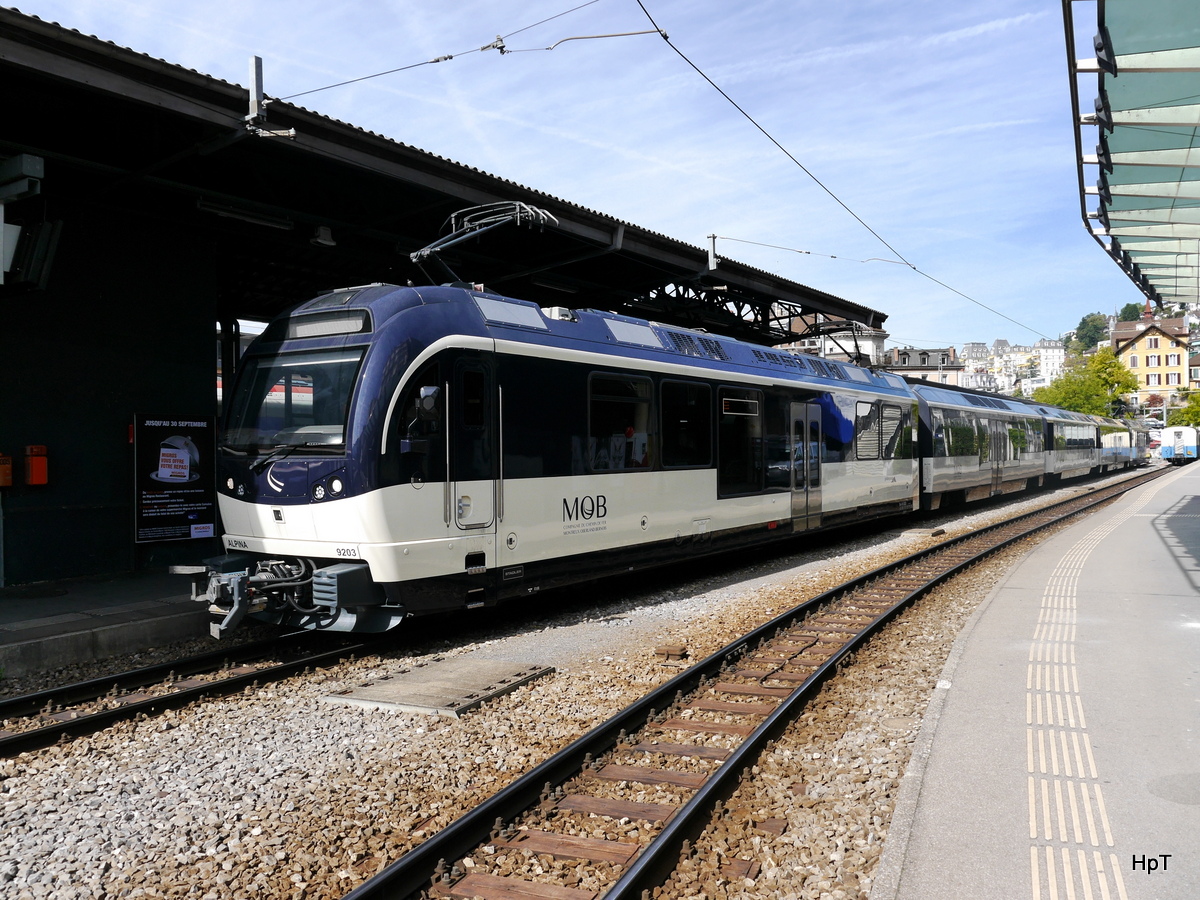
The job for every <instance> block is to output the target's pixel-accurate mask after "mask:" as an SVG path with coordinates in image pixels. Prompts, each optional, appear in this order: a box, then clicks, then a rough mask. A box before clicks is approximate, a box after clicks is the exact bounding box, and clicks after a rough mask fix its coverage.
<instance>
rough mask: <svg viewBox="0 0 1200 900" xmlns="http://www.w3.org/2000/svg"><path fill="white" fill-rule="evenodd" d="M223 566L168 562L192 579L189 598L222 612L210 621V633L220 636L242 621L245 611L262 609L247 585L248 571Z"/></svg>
mask: <svg viewBox="0 0 1200 900" xmlns="http://www.w3.org/2000/svg"><path fill="white" fill-rule="evenodd" d="M225 568H227V567H226V566H217V567H214V566H211V565H204V566H171V570H170V571H171V574H172V575H188V576H190V577H191V579H192V599H193V600H195V601H197V602H202V603H208V611H209V612H210V613H212V614H213V615H216V616H221V621H219V622H211V623H210V624H209V626H208V630H209V633H210V634H211V635H212V636H213V637H214V638H218V639H219V638H220V637H221V636H222V635H223V634H225V633H226V632H227V631H229V630H230V629H232V628H236V627H237V626H238V625H240V624H241V622H242V620H243V619H244V618H245V617H246V615H247V614H248V613H250V612H251V611H254V610H255V609H256V608H259V609H261V608H262V607H263V606H264V605H265V603H264V602H263V601H262V600H261V599H259V600H257V602H256V598H254V597H253V594H252V591H251V590H250V587H249V580H250V572H249V571H248V570H247V569H245V568H243V569H240V570H239V569H235V570H233V571H222V569H225Z"/></svg>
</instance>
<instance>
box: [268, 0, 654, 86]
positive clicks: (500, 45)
mask: <svg viewBox="0 0 1200 900" xmlns="http://www.w3.org/2000/svg"><path fill="white" fill-rule="evenodd" d="M599 2H600V0H587V2H586V3H580V4H579V5H578V6H573V7H571V8H570V9H565V10H563V11H562V12H560V13H555V14H554V15H552V16H547V17H546V18H544V19H542V20H541V21H538V22H534V23H533V24H532V25H526V26H525V27H523V28H518V29H517V30H516V31H510V32H509V33H508V34H498V35H496V39H495V40H494V41H492V42H490V43H487V44H484V45H483V46H482V47H468V48H467V49H466V50H460V51H459V52H457V53H444V54H442V55H441V56H435V57H434V58H433V59H425V60H422V61H421V62H415V63H409V64H408V65H405V66H398V67H396V68H394V69H387V70H386V71H383V72H375V73H373V74H371V75H362V76H360V77H358V78H350V79H347V80H346V81H339V82H336V83H334V84H327V85H325V86H324V87H318V88H312V89H311V90H307V91H300V92H299V93H296V94H288V95H287V96H286V97H279V98H278V99H279V100H294V99H296V98H297V97H306V96H308V95H309V94H316V93H320V92H321V91H328V90H332V89H333V88H339V87H345V86H346V85H348V84H357V83H358V82H360V81H369V80H370V79H372V78H382V77H383V76H384V75H394V74H396V73H397V72H407V71H408V70H409V69H417V68H420V67H421V66H431V65H433V64H434V63H440V62H449V61H450V60H452V59H454V58H455V57H457V56H465V55H466V54H468V53H482V52H484V51H486V50H499V51H500V53H501V54H505V53H516V52H525V51H515V50H509V49H508V48H507V47H506V46H505V44H504V42H505V41H506V40H508V39H509V38H511V37H514V36H516V35H518V34H521V33H522V32H525V31H529V30H530V29H532V28H537V27H538V26H539V25H545V24H546V23H547V22H552V21H554V20H555V19H560V18H562V17H563V16H566V15H570V14H571V13H573V12H578V11H579V10H581V9H583V8H584V7H587V6H592V5H593V4H596V3H599ZM630 34H653V32H651V31H635V32H630ZM626 36H627V35H624V34H594V35H583V36H579V37H570V38H564V39H563V40H561V41H558V42H557V43H555V44H553V45H552V46H550V47H535V48H532V49H535V50H553V49H554V48H555V47H557V46H558V45H559V44H562V43H566V41H581V40H591V39H593V38H606V37H626Z"/></svg>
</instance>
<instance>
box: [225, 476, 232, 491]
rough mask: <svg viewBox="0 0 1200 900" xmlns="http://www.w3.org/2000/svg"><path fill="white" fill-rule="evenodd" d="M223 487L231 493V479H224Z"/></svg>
mask: <svg viewBox="0 0 1200 900" xmlns="http://www.w3.org/2000/svg"><path fill="white" fill-rule="evenodd" d="M225 487H226V488H228V489H229V490H231V491H232V490H233V479H232V478H226V479H225Z"/></svg>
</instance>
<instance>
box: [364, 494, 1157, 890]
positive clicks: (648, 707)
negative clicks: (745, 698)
mask: <svg viewBox="0 0 1200 900" xmlns="http://www.w3.org/2000/svg"><path fill="white" fill-rule="evenodd" d="M1164 474H1166V471H1157V472H1153V473H1150V474H1149V475H1146V476H1142V477H1135V478H1132V479H1130V480H1129V481H1126V482H1123V483H1121V484H1119V485H1114V486H1110V487H1105V488H1099V489H1097V490H1095V491H1093V492H1091V493H1089V494H1087V495H1084V496H1076V497H1071V498H1069V499H1066V500H1063V501H1060V502H1058V503H1054V504H1051V505H1049V506H1046V507H1042V508H1040V509H1038V510H1033V511H1030V512H1028V513H1024V514H1022V515H1019V516H1015V517H1013V518H1012V519H1008V520H1005V521H1004V522H1000V523H996V524H994V525H991V526H988V527H985V528H982V529H979V530H978V531H975V532H971V533H969V534H966V535H961V536H959V537H956V538H951V539H949V540H946V541H943V542H940V543H938V544H936V545H934V546H933V547H928V548H925V549H924V550H920V551H918V552H916V553H913V554H911V555H909V556H907V557H904V558H903V559H900V560H897V561H895V562H892V563H889V564H886V565H884V566H880V567H878V568H876V569H873V570H872V571H870V572H867V573H866V574H864V575H860V576H858V577H856V578H853V579H851V580H849V581H847V582H845V583H844V584H841V585H839V586H837V587H835V588H832V589H830V590H828V591H825V592H824V593H822V594H820V595H818V596H816V597H813V598H811V599H809V600H807V601H805V602H803V603H801V604H799V605H798V606H796V607H794V608H793V609H791V610H788V611H786V612H784V613H782V614H780V615H779V616H776V617H775V618H774V619H772V620H770V621H769V622H767V623H765V624H764V625H761V626H759V627H758V628H756V629H754V630H753V631H751V632H749V633H747V634H745V635H743V636H742V637H740V638H738V639H737V640H735V641H733V642H732V643H730V644H729V645H727V646H726V647H723V648H721V649H720V650H718V651H716V652H715V653H713V654H711V655H710V656H708V657H707V658H705V659H704V660H701V661H700V662H698V663H696V664H695V665H694V666H692V667H691V668H689V669H687V670H686V671H684V672H681V673H680V674H679V675H677V676H675V677H674V678H672V679H670V680H669V681H667V682H666V683H664V684H662V685H660V686H659V687H658V688H655V689H654V690H653V691H651V692H650V693H648V694H646V695H645V696H644V697H642V698H641V699H639V700H637V701H635V702H634V703H632V704H631V705H629V706H628V707H626V708H625V709H624V710H622V711H620V712H619V713H617V714H616V715H615V716H613V717H612V718H610V719H608V720H607V721H606V722H604V723H602V724H601V725H599V726H597V727H596V728H594V729H592V730H591V731H589V732H588V733H587V734H585V735H583V736H582V737H580V738H578V739H576V740H575V741H574V742H573V743H571V744H570V745H569V746H567V747H565V748H564V749H562V750H560V751H559V752H557V753H555V754H554V755H553V756H551V757H549V758H548V759H546V760H544V761H543V762H542V763H540V764H539V765H537V766H536V767H535V768H533V769H531V770H530V771H529V772H527V773H526V774H525V775H523V776H521V777H520V778H518V779H517V780H516V781H514V782H513V783H512V784H510V785H509V786H507V787H505V788H502V789H501V790H499V791H498V792H497V793H495V794H493V795H492V796H491V797H489V798H487V799H486V800H485V801H483V803H481V804H480V805H479V806H477V807H475V808H474V809H472V810H471V811H469V812H467V813H466V814H464V815H463V816H461V817H459V818H458V819H456V820H455V821H453V822H451V823H450V824H449V825H447V826H446V827H445V828H443V829H442V830H440V831H439V832H437V833H436V834H434V835H433V836H432V837H430V838H429V839H428V840H426V841H424V842H422V843H421V844H419V845H418V846H416V847H414V848H413V849H412V850H410V851H408V852H407V853H406V854H405V855H404V856H402V857H401V858H400V859H398V860H397V861H396V862H394V863H392V864H391V865H389V866H387V867H386V868H385V869H384V870H383V871H381V872H380V873H379V874H377V875H375V876H374V877H372V878H371V879H370V880H369V881H366V882H364V883H363V884H360V885H359V886H358V887H356V888H354V889H353V890H351V891H350V892H349V893H348V894H346V895H345V896H344V900H385V898H386V900H400V898H407V897H410V896H415V895H419V894H421V893H422V892H423V891H427V890H429V889H430V887H431V885H432V883H433V880H434V879H435V877H436V873H438V872H439V871H441V870H443V869H444V868H445V866H446V864H447V862H448V861H450V862H452V861H456V860H458V859H461V858H462V857H464V856H466V855H468V854H469V853H471V852H472V851H473V850H474V849H476V848H477V847H478V846H479V845H481V844H483V843H485V842H487V841H488V840H489V838H490V837H491V836H492V835H493V833H494V829H495V825H496V823H497V821H501V822H508V821H511V820H513V819H515V818H516V817H517V816H519V815H520V814H522V813H524V812H526V811H527V810H529V809H530V808H531V807H533V806H535V805H536V804H537V803H538V802H539V800H540V799H541V798H542V796H543V791H544V788H545V787H546V786H547V785H560V784H562V783H564V782H566V781H567V780H569V779H570V778H572V777H574V776H575V775H577V774H579V773H580V772H582V771H583V769H584V767H585V766H586V765H587V764H588V763H589V762H590V761H591V760H592V759H595V758H597V757H599V756H600V755H601V754H602V753H605V752H607V751H609V750H611V749H612V748H613V747H615V746H616V745H617V744H618V742H619V741H620V740H621V739H622V738H623V737H624V735H626V734H628V733H632V732H635V731H638V730H640V729H642V728H645V727H646V726H647V725H648V724H649V722H650V720H651V719H652V718H653V716H654V715H655V714H656V712H657V711H660V710H663V709H666V708H667V707H668V706H670V704H671V703H672V702H674V700H675V698H676V696H677V695H678V694H680V693H683V694H685V695H686V694H689V693H692V692H694V691H696V690H697V689H698V688H699V687H700V685H702V684H703V683H704V682H707V681H710V680H712V679H714V678H715V677H716V675H717V674H718V673H720V672H721V670H722V669H724V668H725V667H726V666H727V665H728V664H729V663H730V662H731V661H732V660H736V659H737V658H739V657H740V656H741V655H743V654H744V653H746V652H747V651H748V650H749V648H750V647H752V646H754V645H757V644H759V643H762V642H764V641H766V640H767V639H769V638H770V637H771V636H773V635H775V634H776V633H777V632H778V631H780V630H782V629H784V628H786V627H789V626H791V625H794V624H796V623H797V622H798V621H800V620H802V619H803V618H805V617H806V616H807V615H809V614H810V613H812V612H814V611H816V610H818V609H820V608H821V607H822V606H824V605H826V604H828V603H830V602H832V601H833V600H834V599H836V598H837V597H840V596H842V595H846V594H849V593H852V592H853V591H855V590H857V589H859V588H862V587H865V586H867V585H869V584H870V583H871V582H874V581H876V580H878V579H880V578H882V577H884V576H886V575H887V574H889V573H891V572H895V571H896V570H899V569H902V568H904V567H906V566H909V565H911V564H913V563H915V562H920V561H922V560H925V559H927V558H928V557H931V556H933V555H935V554H939V553H945V552H946V551H947V550H951V549H953V548H955V547H957V546H958V545H959V544H962V543H965V542H967V541H970V540H975V539H978V538H979V537H980V536H981V535H985V534H988V533H991V532H993V531H997V530H999V529H1002V528H1011V527H1012V526H1013V525H1014V524H1016V523H1020V522H1023V521H1025V520H1028V519H1030V518H1034V517H1039V518H1044V519H1046V521H1044V522H1039V523H1035V524H1034V525H1033V526H1032V527H1030V528H1028V529H1025V530H1022V531H1020V532H1019V533H1016V534H1013V535H1010V536H1008V537H1006V538H1005V539H1004V540H1002V541H999V542H996V543H995V544H992V545H989V546H988V547H986V548H984V549H982V550H980V551H978V552H975V553H973V554H972V555H971V556H970V557H968V558H966V559H965V560H963V561H960V562H958V563H956V564H954V565H953V566H951V567H949V568H948V569H946V570H944V571H942V572H940V573H938V574H937V575H935V576H933V577H932V578H930V579H929V580H928V582H927V583H925V584H922V585H919V586H917V587H915V588H914V589H913V590H912V591H911V592H909V594H908V595H907V596H905V597H903V598H902V599H900V600H898V601H897V602H895V603H894V605H893V607H892V608H891V609H890V610H889V611H888V612H887V613H886V614H885V615H883V616H881V617H879V618H877V619H876V620H874V621H873V622H871V623H870V625H868V626H867V627H865V628H863V629H861V630H860V631H859V632H856V633H855V637H854V638H853V639H852V640H851V641H849V642H847V644H846V645H845V646H843V647H842V648H841V649H839V650H838V651H837V652H836V653H835V654H834V655H833V656H831V657H830V658H829V659H828V660H826V661H825V662H824V663H823V664H822V665H821V666H820V667H819V668H818V669H817V671H816V672H814V673H813V674H812V675H811V676H810V677H809V678H808V679H807V680H806V681H805V682H804V683H803V684H801V685H800V686H799V687H798V688H796V689H795V690H794V691H793V693H792V694H791V695H790V696H789V697H788V699H786V700H785V701H784V702H783V703H782V704H781V705H780V706H779V707H778V708H777V709H776V710H775V711H773V712H772V713H771V714H770V715H769V716H768V717H767V719H766V720H765V721H764V722H763V723H762V724H761V725H760V726H759V727H758V728H757V729H756V730H755V732H753V733H752V734H751V735H750V736H749V737H748V738H747V739H746V740H745V741H743V743H742V744H741V745H740V746H739V747H738V748H737V749H736V750H735V751H734V752H733V754H731V756H730V757H729V758H728V759H727V760H726V761H725V762H724V763H723V764H722V765H721V766H720V768H718V769H717V771H716V772H715V773H714V774H713V775H712V776H711V777H710V778H709V779H708V781H706V782H705V784H704V785H703V786H702V787H701V788H699V789H698V790H697V793H696V794H695V795H694V796H693V797H692V798H691V799H690V800H689V801H688V802H687V803H686V804H685V805H684V806H682V807H680V808H679V810H678V811H677V812H676V813H675V814H674V815H673V816H672V817H671V819H670V821H669V822H668V823H667V824H666V825H665V826H664V829H663V831H662V832H660V833H659V835H658V836H657V837H656V838H655V840H654V842H653V843H652V844H650V845H649V846H648V847H646V848H644V849H643V850H642V851H641V852H640V853H639V854H638V856H637V857H636V858H635V859H634V860H633V862H631V863H630V865H629V867H628V869H626V871H625V872H624V873H623V874H622V876H621V877H620V878H619V879H618V880H617V881H616V882H614V883H613V884H612V885H611V886H610V887H609V888H608V889H607V890H606V891H604V892H603V893H602V896H603V897H604V898H605V900H636V898H639V897H640V896H641V892H642V891H646V890H652V889H653V888H654V887H657V886H659V885H661V884H662V883H663V881H665V879H666V878H667V877H668V876H669V875H670V873H671V871H673V870H674V868H675V867H676V866H677V865H678V862H679V854H680V851H681V849H682V847H683V844H684V842H685V841H692V842H694V841H695V838H696V837H697V836H698V835H699V834H700V833H701V832H702V831H703V829H704V827H705V825H706V824H707V822H708V820H709V819H710V818H711V815H712V812H713V810H714V809H715V808H716V805H717V804H718V803H720V802H722V801H723V800H725V799H728V797H729V796H731V795H732V793H733V792H734V790H736V788H737V785H738V783H739V781H740V778H741V775H742V773H743V772H744V771H745V769H746V766H747V764H748V763H747V761H749V760H754V759H757V758H758V756H759V755H760V754H761V752H762V749H763V748H764V747H765V746H766V745H767V743H769V742H770V741H771V740H773V739H774V738H775V737H777V736H778V735H779V734H781V733H782V732H783V730H784V729H786V728H787V726H788V725H789V724H790V723H791V722H792V721H793V720H794V718H795V716H796V713H797V711H798V710H799V709H802V708H803V706H804V705H805V703H806V702H807V701H808V700H809V699H811V697H812V695H813V694H814V693H815V692H816V691H817V689H818V688H819V687H820V686H821V684H823V683H824V681H825V680H827V679H828V678H829V677H830V675H831V674H832V673H833V672H834V671H835V670H836V669H837V667H838V666H839V665H840V664H841V662H842V661H844V660H845V658H846V657H847V656H848V655H850V654H852V653H854V652H855V651H856V650H857V649H858V648H859V647H860V646H861V644H862V643H863V642H865V641H866V640H867V639H868V638H869V637H871V636H873V635H874V634H875V633H876V632H877V631H878V630H879V629H880V628H882V627H883V626H884V625H885V624H886V623H887V622H888V621H889V620H890V619H891V618H893V617H894V616H895V615H897V614H898V613H899V612H900V611H902V610H903V609H905V608H906V607H907V606H908V605H910V604H911V603H912V602H913V601H914V600H915V599H917V598H918V597H919V596H921V595H923V594H924V593H927V592H928V591H930V590H932V589H933V588H934V587H936V586H937V585H939V584H941V583H943V582H944V581H946V580H947V579H949V578H952V577H954V576H955V575H957V574H959V573H960V572H962V571H963V570H964V569H966V568H967V567H969V566H971V565H973V564H975V563H976V562H978V561H979V560H980V559H981V558H983V557H985V556H987V555H990V554H992V553H995V552H997V551H998V550H1001V549H1003V548H1004V547H1007V546H1009V545H1010V544H1012V543H1013V542H1015V541H1018V540H1021V539H1022V538H1024V537H1027V536H1028V535H1030V534H1032V533H1034V532H1036V531H1038V530H1041V529H1043V528H1046V527H1049V526H1050V525H1052V524H1054V523H1055V522H1057V521H1061V520H1062V519H1063V518H1067V517H1069V516H1070V515H1077V514H1079V513H1081V512H1084V511H1086V510H1088V509H1090V508H1091V507H1093V506H1096V505H1098V504H1100V503H1103V502H1106V501H1108V500H1111V499H1113V498H1114V497H1117V496H1119V495H1120V494H1122V493H1125V492H1127V491H1129V490H1133V489H1134V488H1136V487H1140V486H1142V485H1144V484H1146V483H1147V482H1148V481H1150V480H1153V479H1155V478H1158V477H1160V476H1162V475H1164ZM1067 506H1076V507H1078V508H1077V509H1072V510H1069V511H1066V512H1061V513H1058V514H1055V511H1058V510H1062V508H1063V507H1067Z"/></svg>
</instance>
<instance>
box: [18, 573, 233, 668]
mask: <svg viewBox="0 0 1200 900" xmlns="http://www.w3.org/2000/svg"><path fill="white" fill-rule="evenodd" d="M190 591H191V587H190V583H189V581H188V579H187V578H186V577H183V576H179V575H168V574H167V573H166V572H162V573H158V572H142V573H138V574H134V575H116V576H110V577H106V578H77V579H71V580H67V581H56V582H43V583H40V584H33V585H27V586H15V587H6V588H0V676H2V677H4V678H18V677H21V676H24V675H28V674H30V673H32V672H39V671H47V670H51V669H56V668H59V667H61V666H66V665H74V664H77V663H80V662H88V661H91V660H98V659H106V658H108V657H112V656H119V655H121V654H125V653H136V652H138V651H140V650H145V649H147V648H149V647H157V646H161V645H163V644H169V643H174V642H175V641H182V640H188V639H191V638H201V637H207V636H208V622H209V619H210V618H211V617H210V616H209V614H208V610H207V608H206V606H205V605H204V604H203V603H197V602H196V601H194V600H192V599H191V597H190Z"/></svg>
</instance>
